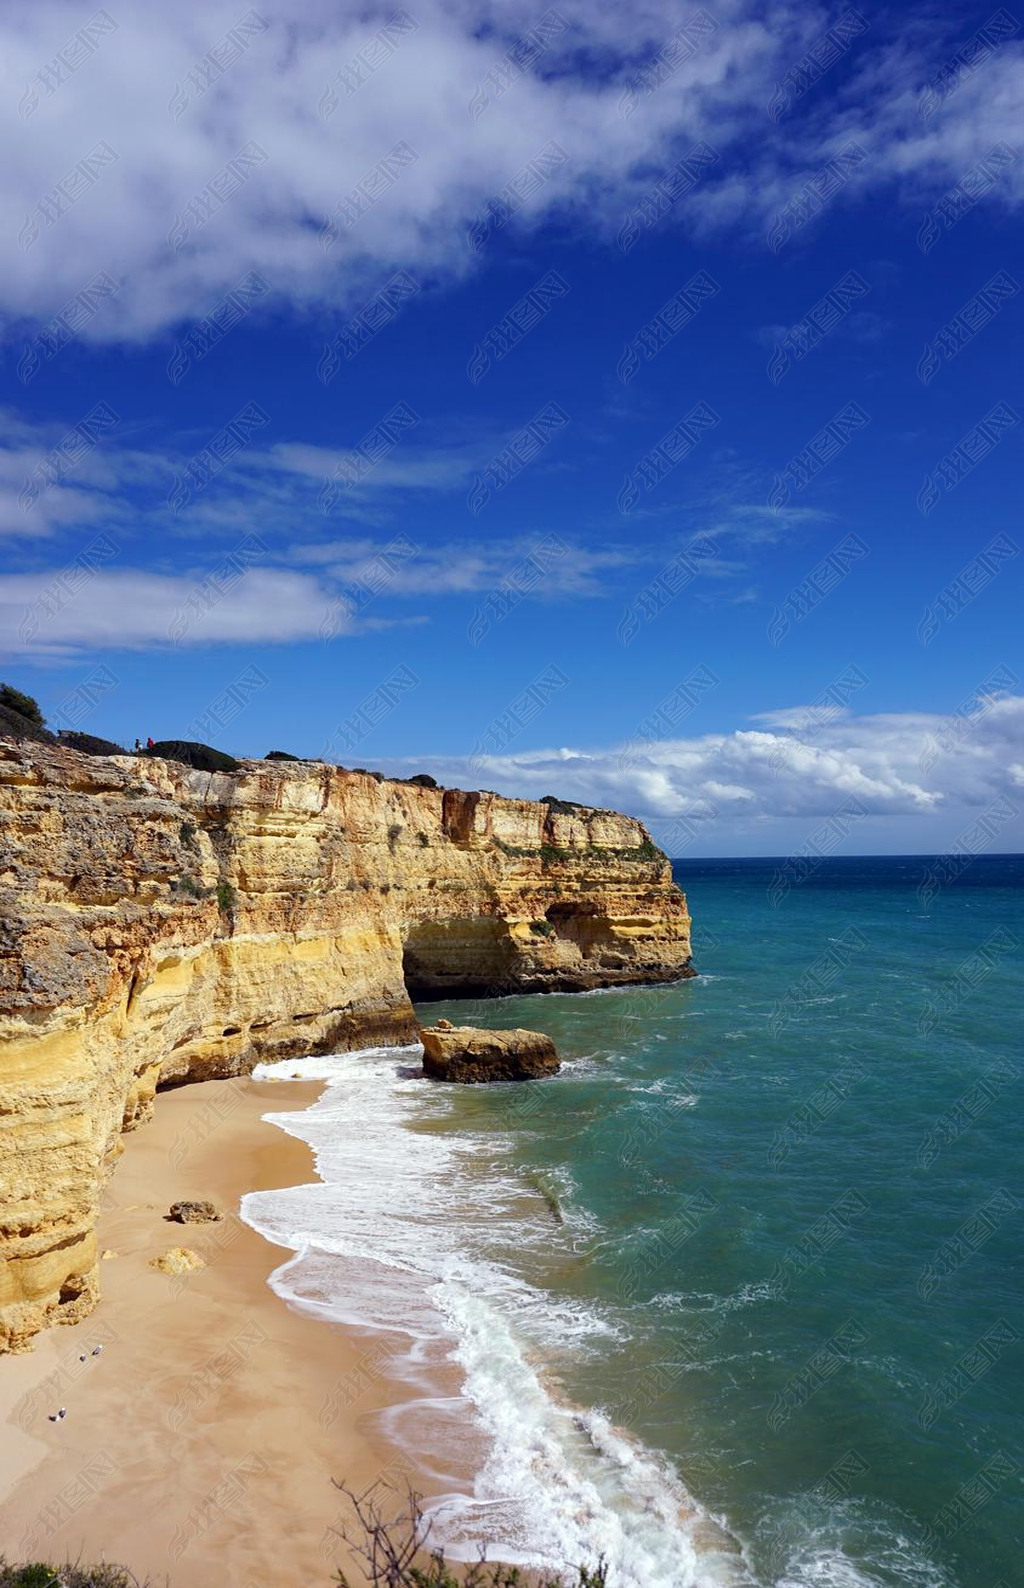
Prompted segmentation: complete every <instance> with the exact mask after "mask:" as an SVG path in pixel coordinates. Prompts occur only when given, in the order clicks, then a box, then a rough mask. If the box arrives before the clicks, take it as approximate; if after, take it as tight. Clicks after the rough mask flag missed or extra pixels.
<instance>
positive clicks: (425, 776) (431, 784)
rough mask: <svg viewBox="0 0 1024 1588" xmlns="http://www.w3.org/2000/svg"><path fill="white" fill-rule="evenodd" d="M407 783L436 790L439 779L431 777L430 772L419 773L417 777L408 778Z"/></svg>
mask: <svg viewBox="0 0 1024 1588" xmlns="http://www.w3.org/2000/svg"><path fill="white" fill-rule="evenodd" d="M406 782H407V783H415V784H416V786H417V787H418V788H436V787H437V778H436V777H431V775H430V773H429V772H417V773H416V776H415V777H410V778H406Z"/></svg>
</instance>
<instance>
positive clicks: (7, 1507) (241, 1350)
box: [0, 1080, 431, 1588]
mask: <svg viewBox="0 0 1024 1588" xmlns="http://www.w3.org/2000/svg"><path fill="white" fill-rule="evenodd" d="M319 1090H320V1088H319V1087H318V1086H316V1085H313V1084H310V1083H295V1082H283V1083H277V1084H275V1085H273V1086H269V1085H266V1084H260V1085H257V1084H256V1083H254V1082H251V1081H248V1080H236V1081H217V1082H207V1083H205V1084H202V1085H195V1086H188V1087H182V1088H180V1089H178V1090H176V1091H172V1092H166V1093H162V1094H161V1095H160V1096H159V1097H158V1099H157V1105H156V1115H155V1118H154V1119H153V1120H152V1121H151V1122H150V1123H149V1124H147V1125H144V1126H142V1127H141V1128H140V1129H139V1130H137V1131H135V1132H133V1133H132V1134H131V1135H130V1136H128V1137H126V1138H125V1151H124V1153H123V1155H122V1158H121V1161H120V1162H119V1164H118V1165H117V1168H116V1170H115V1172H114V1175H113V1177H112V1180H111V1181H110V1184H109V1187H108V1190H107V1192H106V1194H105V1197H104V1207H103V1213H102V1217H101V1220H100V1245H101V1249H104V1248H106V1249H108V1250H109V1251H111V1252H113V1253H116V1256H110V1257H108V1258H106V1259H105V1260H104V1261H103V1262H101V1265H100V1276H101V1283H102V1290H103V1297H102V1300H101V1302H100V1304H99V1306H98V1308H97V1309H96V1311H95V1312H94V1313H93V1314H92V1315H91V1317H89V1318H88V1319H86V1320H85V1322H83V1323H80V1324H77V1325H74V1326H72V1327H65V1328H58V1329H53V1330H50V1331H49V1332H48V1333H46V1334H44V1335H41V1336H40V1337H39V1339H38V1344H37V1346H36V1349H35V1351H33V1352H31V1353H30V1354H27V1355H25V1356H15V1357H6V1358H3V1359H0V1421H6V1423H7V1426H5V1427H4V1431H3V1438H2V1441H0V1445H2V1448H0V1551H2V1552H4V1553H6V1554H7V1555H8V1557H9V1558H10V1559H13V1560H28V1559H49V1560H51V1561H61V1560H66V1559H69V1558H71V1559H82V1560H83V1561H85V1560H90V1561H91V1560H100V1559H105V1560H108V1561H119V1562H123V1563H125V1564H126V1565H129V1566H130V1567H131V1568H132V1569H133V1570H134V1571H135V1572H136V1573H137V1574H138V1576H139V1577H140V1579H142V1578H146V1577H148V1578H149V1579H150V1581H151V1582H152V1583H154V1584H161V1585H162V1584H165V1583H166V1584H169V1585H170V1588H208V1585H211V1584H214V1583H216V1584H222V1583H223V1584H227V1583H230V1584H231V1585H232V1588H283V1585H290V1584H295V1585H299V1584H302V1585H303V1588H313V1585H315V1584H318V1583H323V1584H329V1583H330V1582H332V1581H334V1580H335V1573H336V1570H337V1567H338V1566H342V1565H343V1566H344V1567H345V1569H346V1570H347V1571H349V1572H350V1574H351V1577H352V1581H353V1583H358V1582H360V1581H361V1580H362V1576H361V1573H360V1571H359V1569H358V1566H357V1565H356V1564H354V1563H353V1561H352V1557H351V1555H350V1553H349V1551H348V1549H347V1548H346V1546H345V1545H344V1544H343V1543H342V1541H341V1540H340V1539H339V1538H338V1537H337V1534H336V1532H335V1531H334V1528H335V1527H336V1525H337V1523H338V1522H339V1520H341V1519H342V1518H343V1517H344V1516H346V1515H350V1513H349V1511H348V1507H347V1505H346V1503H345V1502H344V1500H343V1497H342V1496H341V1494H339V1492H338V1490H337V1489H336V1488H335V1487H334V1486H333V1484H332V1481H331V1480H332V1478H336V1479H339V1480H343V1481H345V1482H347V1483H349V1484H350V1485H351V1486H352V1487H353V1488H355V1489H356V1490H357V1491H362V1490H364V1489H365V1488H367V1487H368V1486H369V1485H371V1484H373V1483H374V1482H375V1481H377V1480H378V1479H382V1480H383V1481H384V1482H387V1483H390V1484H394V1485H397V1492H398V1493H399V1494H404V1492H405V1486H406V1481H407V1479H408V1480H414V1481H415V1482H416V1486H417V1488H419V1489H421V1490H423V1489H426V1490H427V1491H428V1492H429V1491H430V1487H431V1486H430V1484H429V1482H428V1483H424V1482H423V1481H422V1480H421V1477H420V1475H419V1474H418V1473H416V1472H415V1471H414V1470H413V1469H412V1467H411V1464H410V1462H409V1460H408V1458H407V1457H406V1456H405V1455H404V1454H403V1453H402V1452H401V1451H400V1450H398V1449H397V1448H396V1447H395V1446H393V1445H390V1444H389V1443H388V1441H387V1439H386V1437H385V1435H384V1433H383V1431H382V1428H381V1420H382V1413H383V1412H384V1411H385V1409H386V1408H387V1407H389V1406H390V1405H392V1404H394V1403H396V1402H403V1401H405V1400H406V1399H407V1398H408V1394H409V1390H408V1386H406V1385H402V1384H401V1383H400V1382H399V1381H397V1380H392V1379H389V1378H388V1376H387V1367H388V1356H387V1352H386V1350H385V1349H383V1348H382V1344H381V1339H380V1336H377V1335H370V1334H365V1335H363V1334H361V1333H360V1332H359V1331H356V1330H353V1329H348V1328H342V1327H340V1326H339V1325H336V1324H329V1323H324V1322H321V1321H318V1320H316V1319H314V1318H312V1317H310V1316H306V1315H303V1314H300V1313H298V1312H297V1311H295V1310H293V1309H292V1308H290V1307H289V1306H288V1305H287V1304H286V1303H285V1302H283V1301H282V1300H280V1299H279V1298H278V1297H277V1296H276V1295H275V1294H274V1293H273V1292H272V1291H271V1290H270V1288H269V1286H268V1285H267V1277H268V1275H269V1274H270V1273H271V1272H272V1270H273V1269H274V1268H276V1267H278V1266H279V1265H280V1263H281V1262H283V1261H285V1260H286V1259H287V1257H288V1255H289V1254H288V1253H286V1252H284V1251H282V1250H281V1249H280V1248H277V1247H274V1246H271V1245H270V1244H269V1243H268V1242H266V1241H265V1240H264V1239H263V1238H262V1237H261V1236H259V1235H257V1234H256V1233H255V1232H254V1231H253V1230H250V1229H249V1228H248V1226H246V1225H245V1224H243V1223H242V1221H241V1220H240V1219H239V1218H238V1216H237V1208H238V1204H239V1200H240V1198H241V1196H242V1195H243V1194H244V1193H245V1192H246V1191H250V1190H263V1189H270V1188H274V1187H278V1186H285V1185H297V1184H304V1183H308V1182H311V1181H312V1180H313V1179H314V1178H315V1174H314V1169H313V1163H312V1154H311V1153H310V1151H309V1149H308V1147H306V1145H305V1144H304V1143H302V1142H300V1141H297V1140H295V1139H294V1138H292V1137H290V1136H287V1135H286V1134H285V1133H284V1132H283V1131H280V1130H278V1129H277V1128H276V1127H275V1126H272V1125H269V1124H267V1123H265V1122H264V1121H263V1120H262V1119H261V1117H260V1116H261V1115H262V1114H263V1113H265V1112H267V1111H268V1110H275V1111H277V1110H288V1109H300V1108H305V1107H308V1106H309V1104H310V1103H311V1102H313V1101H314V1099H315V1098H316V1097H317V1095H318V1094H319ZM186 1198H194V1199H197V1200H200V1199H209V1200H211V1201H213V1202H214V1203H215V1204H216V1205H217V1207H218V1208H219V1209H221V1211H222V1212H223V1214H224V1217H223V1219H222V1220H221V1221H220V1222H219V1223H215V1224H202V1225H180V1224H177V1223H171V1222H169V1221H168V1220H167V1218H166V1214H167V1210H168V1208H169V1207H170V1204H171V1203H172V1202H175V1201H178V1200H182V1199H186ZM175 1246H183V1247H187V1248H189V1249H190V1250H191V1251H194V1252H195V1253H196V1254H197V1255H198V1256H200V1257H202V1258H203V1259H204V1260H205V1264H206V1266H205V1267H203V1268H200V1269H198V1270H196V1271H194V1272H192V1273H189V1274H185V1275H179V1276H169V1275H167V1274H164V1273H161V1272H159V1271H157V1270H155V1269H153V1268H152V1267H150V1266H149V1265H150V1262H151V1260H152V1259H153V1258H154V1257H157V1256H159V1255H161V1254H162V1253H164V1252H166V1251H167V1250H168V1249H169V1248H171V1247H175ZM97 1345H102V1347H103V1349H102V1351H100V1352H99V1353H98V1354H97V1355H93V1354H92V1353H93V1350H94V1347H95V1346H97ZM82 1355H84V1356H85V1361H84V1363H83V1362H81V1361H80V1360H79V1358H80V1357H81V1356H82ZM61 1406H65V1407H66V1408H67V1417H66V1418H65V1419H64V1420H63V1421H61V1422H56V1423H52V1422H50V1421H49V1415H50V1414H51V1413H53V1412H55V1411H56V1410H57V1409H58V1408H59V1407H61ZM396 1504H397V1501H393V1502H392V1504H391V1506H390V1507H389V1510H390V1511H393V1510H394V1509H395V1506H396Z"/></svg>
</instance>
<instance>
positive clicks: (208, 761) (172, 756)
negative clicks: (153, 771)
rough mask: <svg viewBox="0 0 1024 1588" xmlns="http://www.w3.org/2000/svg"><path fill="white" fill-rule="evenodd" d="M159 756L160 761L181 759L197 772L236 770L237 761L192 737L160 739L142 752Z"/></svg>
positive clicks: (237, 766) (231, 756)
mask: <svg viewBox="0 0 1024 1588" xmlns="http://www.w3.org/2000/svg"><path fill="white" fill-rule="evenodd" d="M143 754H145V755H155V756H159V758H160V759H161V760H162V761H182V762H184V764H185V766H191V767H194V768H195V770H196V771H197V772H237V771H238V768H239V762H237V761H236V760H235V758H234V756H233V755H225V754H224V751H223V750H215V749H214V748H213V746H212V745H211V744H199V743H197V742H196V741H195V740H192V739H160V740H159V741H158V742H157V743H156V744H152V745H150V746H149V748H148V749H147V750H145V751H144V752H143Z"/></svg>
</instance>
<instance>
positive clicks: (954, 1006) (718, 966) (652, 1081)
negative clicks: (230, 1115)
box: [243, 856, 1024, 1588]
mask: <svg viewBox="0 0 1024 1588" xmlns="http://www.w3.org/2000/svg"><path fill="white" fill-rule="evenodd" d="M782 866H783V863H782V862H775V861H771V860H735V861H725V860H723V861H688V862H680V863H678V864H677V865H676V867H675V870H676V875H677V880H678V881H679V883H680V885H681V886H682V887H683V888H684V889H685V891H686V893H687V896H688V898H689V903H690V909H691V912H692V914H693V918H694V959H695V963H696V965H697V967H698V969H699V971H700V973H701V974H700V975H699V977H697V978H696V979H694V980H691V981H686V982H681V983H678V984H676V985H673V986H671V987H667V988H666V987H661V988H638V989H633V990H626V991H602V992H597V993H592V994H583V995H553V996H549V997H532V998H526V997H522V998H520V997H515V998H503V999H497V1000H492V1001H486V1002H485V1001H480V1002H477V1001H473V1002H467V1001H452V1002H447V1003H443V1004H429V1005H425V1006H423V1007H422V1008H421V1009H420V1011H419V1012H420V1014H421V1016H422V1017H423V1019H424V1020H425V1022H427V1023H430V1022H432V1021H434V1020H435V1019H437V1018H438V1017H439V1016H446V1017H447V1018H448V1019H450V1020H452V1021H454V1022H456V1023H463V1024H465V1023H475V1024H481V1025H488V1026H518V1025H522V1026H526V1027H532V1028H539V1029H541V1030H544V1031H547V1032H549V1033H550V1034H551V1036H552V1037H553V1038H554V1040H555V1042H556V1044H557V1047H558V1049H559V1052H560V1054H561V1056H562V1058H563V1060H564V1061H565V1063H564V1066H563V1069H562V1072H561V1074H560V1075H559V1076H558V1077H556V1078H555V1079H553V1080H551V1081H546V1082H540V1083H535V1084H530V1085H526V1086H520V1087H472V1088H463V1089H460V1088H454V1087H452V1088H449V1087H439V1086H436V1085H435V1084H433V1083H430V1082H427V1081H425V1080H423V1079H422V1078H419V1077H418V1076H417V1074H416V1070H417V1065H418V1060H417V1056H416V1052H415V1050H404V1051H398V1052H395V1051H391V1052H385V1051H382V1050H376V1051H373V1052H369V1053H365V1054H358V1055H353V1054H344V1055H338V1056H336V1057H334V1058H329V1059H315V1060H312V1059H311V1060H302V1061H299V1062H298V1063H297V1064H296V1063H289V1064H286V1065H283V1066H279V1067H272V1068H271V1070H270V1072H264V1073H270V1074H272V1073H273V1069H274V1068H277V1069H279V1070H280V1071H282V1072H284V1073H287V1074H293V1073H295V1071H296V1070H301V1071H302V1072H303V1073H305V1074H309V1075H314V1076H319V1077H322V1078H323V1079H324V1080H325V1081H326V1082H327V1083H328V1084H327V1086H326V1088H325V1090H324V1093H323V1095H322V1097H321V1098H320V1100H319V1101H318V1102H317V1103H316V1104H315V1105H314V1106H313V1107H312V1108H311V1109H309V1110H307V1111H306V1112H305V1113H301V1114H291V1115H272V1116H271V1117H272V1118H274V1119H275V1120H276V1122H277V1123H279V1124H281V1125H282V1126H283V1128H285V1129H287V1130H289V1131H291V1132H292V1133H294V1134H296V1135H299V1136H302V1137H303V1138H304V1139H305V1140H307V1141H309V1142H311V1144H312V1145H313V1147H314V1148H315V1150H316V1153H317V1160H318V1172H319V1174H320V1176H321V1179H322V1181H323V1183H322V1184H320V1185H317V1186H304V1187H295V1188H292V1189H290V1190H287V1191H274V1192H261V1193H257V1194H254V1195H252V1196H250V1197H248V1198H246V1200H245V1203H244V1205H243V1211H244V1212H245V1215H246V1217H247V1218H248V1219H249V1220H250V1222H251V1223H253V1224H254V1225H255V1226H256V1227H257V1228H259V1229H262V1230H263V1231H264V1232H265V1233H267V1234H268V1235H271V1236H272V1237H273V1238H274V1239H276V1240H279V1241H282V1242H284V1243H285V1244H287V1245H290V1246H292V1247H293V1248H294V1250H295V1253H296V1255H295V1257H294V1258H293V1259H292V1260H291V1261H290V1262H289V1263H288V1264H286V1265H285V1266H284V1267H283V1268H282V1269H279V1270H278V1272H277V1274H276V1275H275V1276H274V1280H273V1283H274V1285H275V1288H277V1289H278V1290H279V1291H280V1292H281V1293H282V1294H283V1295H286V1296H288V1297H289V1298H290V1299H292V1300H293V1301H297V1302H299V1303H300V1304H301V1305H304V1306H306V1307H308V1308H311V1309H314V1310H316V1311H318V1312H319V1313H320V1315H321V1316H324V1317H335V1318H339V1319H345V1320H347V1321H349V1322H354V1323H361V1324H363V1325H366V1326H368V1327H370V1328H372V1329H374V1330H379V1331H383V1333H382V1334H381V1338H382V1339H387V1340H389V1341H390V1342H391V1345H390V1346H389V1350H391V1351H395V1350H397V1351H398V1356H397V1357H395V1358H394V1360H395V1361H396V1362H397V1363H399V1365H400V1367H401V1369H402V1371H403V1372H404V1374H405V1376H406V1378H407V1380H408V1382H409V1384H410V1404H409V1405H408V1406H407V1407H405V1408H401V1409H399V1410H397V1411H396V1413H395V1418H396V1422H395V1427H394V1430H393V1431H394V1435H395V1438H396V1439H397V1440H398V1441H399V1443H403V1442H404V1443H405V1444H406V1445H407V1447H408V1448H418V1449H420V1450H421V1452H422V1459H423V1461H424V1463H426V1464H428V1465H429V1464H431V1463H432V1469H433V1470H434V1471H435V1472H440V1471H443V1470H444V1443H445V1440H448V1441H449V1442H450V1444H451V1445H452V1447H453V1448H454V1446H455V1445H457V1444H458V1443H459V1441H460V1437H462V1436H460V1435H459V1432H458V1430H459V1427H460V1423H459V1420H458V1418H455V1417H454V1416H453V1413H452V1408H451V1407H450V1406H449V1405H448V1404H447V1403H442V1402H440V1401H432V1399H431V1385H432V1383H435V1382H439V1381H440V1379H439V1375H440V1373H441V1371H442V1370H443V1368H444V1365H445V1364H446V1363H451V1362H452V1361H454V1362H455V1363H456V1364H457V1365H458V1367H459V1368H460V1370H461V1373H462V1375H463V1378H464V1383H465V1396H466V1403H468V1404H464V1405H463V1406H462V1408H461V1416H462V1418H463V1422H462V1424H461V1426H466V1414H467V1413H468V1419H469V1422H470V1424H471V1427H472V1430H473V1432H472V1435H471V1438H470V1445H469V1446H466V1445H465V1440H464V1439H463V1453H465V1450H466V1449H467V1448H470V1447H471V1448H472V1453H473V1465H474V1466H475V1467H476V1469H477V1471H476V1479H475V1485H474V1488H473V1492H472V1493H470V1494H466V1493H465V1492H462V1493H461V1496H458V1495H457V1496H456V1498H455V1499H453V1501H452V1503H451V1505H450V1506H449V1507H448V1508H447V1509H446V1510H445V1511H444V1513H443V1514H442V1516H441V1518H440V1521H439V1526H440V1529H441V1532H442V1535H443V1536H445V1537H446V1538H447V1539H448V1540H449V1541H451V1542H452V1543H454V1544H455V1546H456V1548H457V1549H460V1548H461V1549H462V1550H463V1552H471V1551H472V1548H473V1546H474V1543H475V1541H476V1540H480V1539H487V1540H489V1541H490V1543H491V1545H492V1549H493V1551H494V1553H495V1554H497V1555H499V1556H503V1557H504V1558H520V1559H523V1560H525V1561H529V1562H540V1561H544V1562H548V1563H557V1562H567V1561H568V1562H573V1561H577V1560H591V1561H592V1560H593V1559H594V1558H595V1556H596V1555H597V1554H598V1553H599V1552H603V1553H604V1554H605V1556H606V1557H607V1559H608V1560H609V1562H610V1565H611V1568H612V1575H611V1583H612V1585H613V1588H688V1585H702V1588H703V1585H709V1588H711V1585H719V1584H729V1585H733V1588H738V1585H751V1584H756V1585H759V1588H769V1585H771V1588H862V1585H874V1588H1017V1585H1019V1584H1020V1583H1021V1582H1024V1565H1022V1562H1024V1502H1022V1479H1024V1374H1022V1365H1024V1346H1022V1344H1021V1343H1019V1342H1018V1335H1019V1334H1021V1335H1024V1309H1022V1307H1021V1272H1022V1261H1021V1234H1022V1229H1024V1184H1022V1180H1024V1173H1022V1155H1021V1150H1020V1143H1021V1123H1020V1121H1021V1101H1022V1098H1021V1074H1022V1071H1024V1050H1022V1043H1021V1011H1022V1009H1024V908H1022V906H1024V858H1021V857H1005V856H992V857H981V858H977V859H974V860H973V861H971V863H970V865H969V866H968V867H967V869H966V870H965V871H964V873H963V874H962V875H961V876H960V877H959V878H958V879H956V880H955V881H950V880H949V879H948V878H947V877H946V876H945V874H944V873H943V871H942V870H941V868H940V869H935V868H933V866H932V863H930V862H929V861H928V860H927V859H926V858H923V857H919V856H917V857H912V858H900V857H885V858H865V859H856V858H854V859H844V860H836V859H833V860H830V861H828V862H825V863H823V864H821V865H820V866H819V868H818V869H817V871H815V872H814V873H813V874H812V875H810V876H807V877H805V878H804V879H803V880H802V881H796V880H795V878H793V877H791V878H790V885H789V886H788V888H787V887H785V886H783V885H782V884H780V880H779V878H780V872H781V870H782ZM929 879H931V880H929ZM268 1107H272V1092H271V1091H270V1090H269V1089H268ZM396 1341H397V1342H399V1344H398V1345H397V1346H396V1345H395V1342H396ZM449 1377H450V1373H449ZM357 1399H358V1387H357V1386H354V1387H353V1391H352V1400H353V1402H355V1401H357ZM474 1441H475V1443H474ZM453 1465H454V1463H453ZM458 1487H459V1486H458V1485H456V1484H453V1490H456V1489H458ZM462 1488H463V1490H464V1489H465V1485H463V1486H462Z"/></svg>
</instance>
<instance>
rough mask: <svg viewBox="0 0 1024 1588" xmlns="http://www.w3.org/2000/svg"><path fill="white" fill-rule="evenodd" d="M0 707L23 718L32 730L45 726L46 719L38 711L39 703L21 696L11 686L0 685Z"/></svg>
mask: <svg viewBox="0 0 1024 1588" xmlns="http://www.w3.org/2000/svg"><path fill="white" fill-rule="evenodd" d="M0 706H6V707H7V710H8V711H16V712H17V713H18V716H19V717H24V718H25V721H26V722H30V723H31V724H32V726H33V728H43V727H45V726H46V718H45V717H44V716H43V714H42V712H41V711H40V709H39V702H38V701H37V700H33V698H32V696H31V695H24V694H22V692H21V690H20V689H15V687H14V685H13V684H0Z"/></svg>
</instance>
